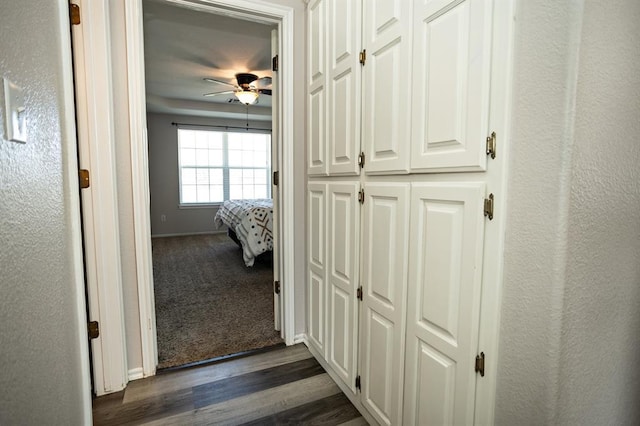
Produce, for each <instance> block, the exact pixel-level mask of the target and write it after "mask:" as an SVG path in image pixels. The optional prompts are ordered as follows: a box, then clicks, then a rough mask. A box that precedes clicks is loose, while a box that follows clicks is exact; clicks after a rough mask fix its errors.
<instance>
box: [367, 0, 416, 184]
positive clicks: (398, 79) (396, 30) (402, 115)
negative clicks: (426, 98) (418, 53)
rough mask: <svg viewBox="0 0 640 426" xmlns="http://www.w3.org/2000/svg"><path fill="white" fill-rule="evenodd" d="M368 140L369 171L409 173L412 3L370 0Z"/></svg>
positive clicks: (368, 21) (398, 0) (369, 172)
mask: <svg viewBox="0 0 640 426" xmlns="http://www.w3.org/2000/svg"><path fill="white" fill-rule="evenodd" d="M363 8H364V10H363V12H364V15H363V16H364V22H363V30H364V33H363V34H364V35H363V47H364V49H365V50H366V59H365V64H364V66H363V70H362V72H363V89H362V90H363V114H362V141H363V146H364V152H365V171H366V172H367V174H372V173H407V172H408V171H409V152H410V146H411V145H410V142H409V141H410V124H411V114H410V111H411V93H412V91H413V89H412V84H413V83H412V78H411V23H412V17H411V8H412V5H411V2H410V1H408V0H376V1H365V2H364V6H363Z"/></svg>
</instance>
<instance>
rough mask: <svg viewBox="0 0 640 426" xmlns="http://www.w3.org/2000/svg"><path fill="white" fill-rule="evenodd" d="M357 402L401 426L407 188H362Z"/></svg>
mask: <svg viewBox="0 0 640 426" xmlns="http://www.w3.org/2000/svg"><path fill="white" fill-rule="evenodd" d="M364 191H365V194H366V199H365V202H364V217H363V227H362V232H363V240H362V241H363V244H362V256H361V258H362V264H363V270H362V271H363V272H362V274H363V276H362V286H363V298H362V304H361V305H362V309H361V311H360V336H361V340H360V348H361V353H360V362H361V364H360V375H361V387H362V394H361V401H362V404H363V405H364V406H365V408H366V409H367V410H368V411H369V412H370V413H371V415H373V417H375V419H376V420H377V421H378V422H379V423H380V424H383V425H401V424H402V393H403V381H402V378H403V370H404V368H403V366H404V337H405V334H404V333H405V330H404V327H405V315H406V311H405V307H406V288H407V273H408V267H407V258H408V250H409V183H377V184H367V185H366V186H365V189H364Z"/></svg>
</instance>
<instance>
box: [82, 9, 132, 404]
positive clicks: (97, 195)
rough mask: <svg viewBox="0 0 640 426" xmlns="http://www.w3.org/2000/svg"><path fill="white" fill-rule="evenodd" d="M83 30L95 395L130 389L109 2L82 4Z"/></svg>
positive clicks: (85, 207)
mask: <svg viewBox="0 0 640 426" xmlns="http://www.w3.org/2000/svg"><path fill="white" fill-rule="evenodd" d="M79 3H80V11H81V21H82V25H74V26H73V40H74V49H73V52H74V59H75V77H76V91H77V92H76V99H77V105H76V111H77V125H78V151H79V163H80V167H81V168H84V169H89V171H90V173H91V187H90V188H88V189H83V190H82V207H83V219H84V220H83V225H84V242H85V268H86V277H87V294H88V305H89V317H90V318H89V319H90V320H98V321H99V323H100V337H99V338H97V339H93V340H92V341H91V342H92V343H91V345H92V357H93V360H92V361H93V374H94V391H95V393H96V394H97V395H103V394H106V393H109V392H116V391H119V390H122V389H124V387H125V386H126V383H127V358H126V350H125V332H124V306H123V300H122V272H121V265H120V239H119V235H120V234H119V223H118V202H117V188H116V169H115V161H116V158H115V157H116V156H115V136H114V135H115V132H114V116H113V98H112V79H111V55H110V53H111V46H110V29H109V7H108V3H107V0H103V1H95V0H80V1H79Z"/></svg>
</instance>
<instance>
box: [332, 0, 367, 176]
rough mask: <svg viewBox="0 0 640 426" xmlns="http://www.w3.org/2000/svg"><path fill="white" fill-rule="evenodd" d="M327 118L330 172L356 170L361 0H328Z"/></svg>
mask: <svg viewBox="0 0 640 426" xmlns="http://www.w3.org/2000/svg"><path fill="white" fill-rule="evenodd" d="M327 13H328V17H327V18H328V19H327V24H328V31H327V52H328V64H327V66H328V85H329V97H328V105H327V106H328V109H327V111H328V120H329V122H328V123H329V132H328V133H329V134H328V135H327V136H328V142H329V167H328V171H329V174H330V175H333V176H335V175H357V174H359V173H360V166H359V165H358V155H359V154H360V82H361V78H360V74H361V66H360V63H359V61H358V54H359V51H360V46H361V41H360V37H361V29H360V23H361V1H360V0H328V7H327Z"/></svg>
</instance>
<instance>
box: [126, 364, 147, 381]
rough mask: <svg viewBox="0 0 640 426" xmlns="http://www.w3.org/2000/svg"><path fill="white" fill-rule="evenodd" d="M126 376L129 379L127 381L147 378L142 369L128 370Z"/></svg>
mask: <svg viewBox="0 0 640 426" xmlns="http://www.w3.org/2000/svg"><path fill="white" fill-rule="evenodd" d="M127 375H128V377H129V381H131V380H138V379H144V378H145V377H147V375H146V374H144V370H143V368H142V367H137V368H132V369H131V370H129V372H128V374H127Z"/></svg>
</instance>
